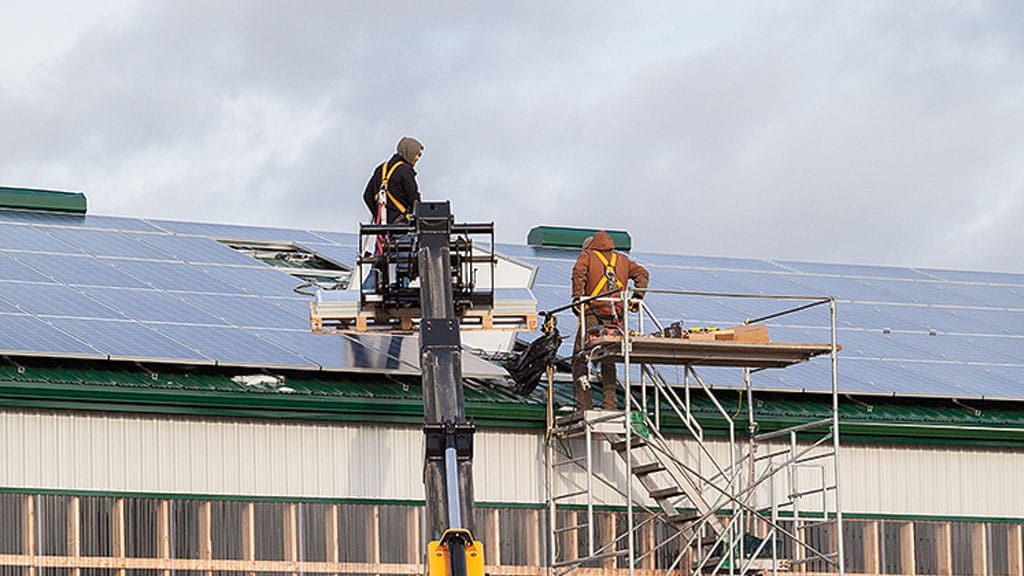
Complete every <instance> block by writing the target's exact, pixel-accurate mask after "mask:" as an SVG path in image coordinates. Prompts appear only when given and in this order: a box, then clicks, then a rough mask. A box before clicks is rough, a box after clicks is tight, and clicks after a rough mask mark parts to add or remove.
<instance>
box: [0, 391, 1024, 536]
mask: <svg viewBox="0 0 1024 576" xmlns="http://www.w3.org/2000/svg"><path fill="white" fill-rule="evenodd" d="M673 444H674V445H675V446H676V447H677V448H678V449H679V453H680V454H683V455H684V456H683V457H684V458H689V459H691V460H690V461H692V462H695V460H693V459H694V458H696V456H695V454H697V453H698V451H696V450H694V449H693V447H692V445H686V444H685V443H684V442H682V441H681V440H674V441H673ZM422 445H423V439H422V432H421V430H420V429H419V427H418V426H398V425H377V424H374V425H371V426H368V425H364V424H357V423H308V422H282V421H262V420H226V419H198V418H181V417H173V418H172V417H154V416H149V415H145V416H137V415H120V414H99V413H94V414H87V413H73V412H29V411H12V410H8V411H4V412H0V488H18V489H24V488H31V489H42V490H62V491H100V492H125V493H155V494H205V495H226V496H253V497H260V496H280V497H289V498H297V497H309V498H333V499H338V498H351V499H381V500H412V501H419V500H422V498H423V487H422V482H421V473H422V449H423V448H422ZM708 446H709V449H710V450H711V452H712V453H713V455H714V456H715V457H716V458H719V459H721V461H723V462H726V461H727V457H728V449H727V445H725V444H724V443H722V442H709V443H708ZM597 454H598V460H599V461H600V462H602V463H603V464H600V467H602V468H603V474H604V475H605V476H607V477H610V478H620V479H621V478H622V477H623V474H622V469H621V462H619V461H618V460H617V459H616V458H615V457H614V456H612V455H611V454H610V452H609V451H608V449H607V448H606V447H601V446H599V447H598V449H597ZM687 454H689V455H688V456H687ZM841 455H842V457H841V469H840V470H841V474H842V477H841V482H840V487H841V491H842V492H841V497H842V509H843V511H844V512H845V513H853V514H870V515H920V516H936V517H945V516H961V517H972V518H981V517H993V518H1017V519H1020V518H1024V498H1020V496H1019V494H1020V479H1021V478H1022V477H1024V450H1017V449H998V448H980V447H961V446H930V445H867V444H856V445H849V446H843V447H842V449H841ZM703 466H705V467H706V466H707V464H706V463H704V464H703ZM544 478H545V467H544V446H543V432H542V431H540V430H531V431H516V430H510V429H482V430H480V431H479V432H478V434H477V445H476V458H475V466H474V479H475V485H476V499H477V500H478V501H481V502H492V503H506V504H541V503H543V502H544V501H545V485H544ZM559 481H560V482H563V483H565V482H581V481H582V479H581V477H580V476H579V475H578V474H565V475H562V476H560V478H559ZM829 481H830V478H826V482H829ZM786 489H787V486H786V485H785V484H784V479H782V480H780V484H779V485H778V486H776V493H777V494H778V493H780V491H784V490H786ZM594 493H595V495H596V496H597V498H598V501H599V503H600V502H605V503H610V504H615V503H621V502H622V499H621V498H618V497H616V496H615V494H614V492H613V491H612V490H611V489H610V488H609V487H607V486H604V485H601V484H598V485H596V487H595V489H594Z"/></svg>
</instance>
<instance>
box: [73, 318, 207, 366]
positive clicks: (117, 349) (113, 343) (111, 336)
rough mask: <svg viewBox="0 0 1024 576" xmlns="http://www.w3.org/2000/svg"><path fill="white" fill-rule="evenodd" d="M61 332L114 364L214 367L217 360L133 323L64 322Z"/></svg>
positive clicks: (113, 321)
mask: <svg viewBox="0 0 1024 576" xmlns="http://www.w3.org/2000/svg"><path fill="white" fill-rule="evenodd" d="M57 325H58V326H60V328H61V330H64V331H66V332H68V333H70V334H71V335H73V336H75V337H77V338H79V339H81V340H84V341H85V342H88V343H89V344H91V345H92V347H93V348H96V349H97V350H99V351H100V352H102V353H103V354H106V355H108V356H110V358H111V359H113V360H160V361H187V362H189V363H209V364H212V363H213V359H211V358H208V357H207V358H204V357H203V355H202V354H200V353H199V352H197V351H196V350H193V349H191V348H189V347H186V346H184V345H182V344H181V343H179V342H175V341H174V340H172V339H170V338H168V337H166V336H164V335H162V334H159V333H158V332H156V331H155V330H153V329H151V328H148V327H146V326H144V325H143V324H140V323H138V322H133V321H130V320H83V319H76V318H64V319H61V320H60V321H59V322H58V323H57Z"/></svg>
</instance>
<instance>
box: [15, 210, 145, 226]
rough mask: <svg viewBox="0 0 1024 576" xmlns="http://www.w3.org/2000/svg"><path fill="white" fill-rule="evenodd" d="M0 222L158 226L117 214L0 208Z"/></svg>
mask: <svg viewBox="0 0 1024 576" xmlns="http://www.w3.org/2000/svg"><path fill="white" fill-rule="evenodd" d="M0 222H19V223H26V224H42V225H46V226H62V227H68V228H102V229H107V230H138V231H150V232H156V231H157V230H158V228H155V227H154V226H151V225H150V224H148V223H147V222H146V221H145V220H139V219H138V218H122V217H118V216H93V215H91V214H63V213H59V212H35V211H31V210H9V209H0Z"/></svg>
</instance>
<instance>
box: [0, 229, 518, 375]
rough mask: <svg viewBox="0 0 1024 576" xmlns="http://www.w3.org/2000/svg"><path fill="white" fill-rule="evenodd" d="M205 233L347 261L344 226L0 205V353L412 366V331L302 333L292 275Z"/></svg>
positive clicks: (301, 303) (306, 329)
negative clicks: (312, 228) (339, 229)
mask: <svg viewBox="0 0 1024 576" xmlns="http://www.w3.org/2000/svg"><path fill="white" fill-rule="evenodd" d="M215 238H217V239H248V240H259V241H274V242H284V243H290V244H295V245H298V246H301V247H303V248H305V249H308V250H310V251H313V252H317V253H323V254H324V255H326V256H328V257H329V258H331V259H339V258H341V257H342V255H343V254H348V260H352V259H353V258H354V256H355V252H356V248H355V246H356V239H357V235H356V234H338V233H325V234H323V235H321V234H319V233H316V232H309V231H303V230H285V229H277V228H265V227H254V226H231V225H218V224H200V223H190V222H170V221H161V220H140V219H132V218H110V217H103V216H92V215H85V216H81V215H70V214H57V213H41V212H31V211H21V210H0V322H2V324H3V330H0V353H2V354H9V355H30V356H58V357H70V358H93V359H113V360H128V361H147V362H173V363H184V364H199V365H204V364H205V365H215V364H216V365H228V366H246V367H253V368H264V367H269V368H288V369H301V370H320V369H327V370H350V371H351V370H355V371H360V370H362V371H372V372H397V373H403V372H404V373H410V374H412V373H418V371H419V368H418V345H417V343H416V340H415V338H411V337H402V336H379V335H375V336H369V335H367V336H358V337H356V336H347V335H346V336H337V335H336V336H324V335H315V334H312V333H311V331H310V324H309V300H310V298H309V297H308V296H303V295H301V294H297V293H295V292H294V290H293V289H294V288H295V287H296V286H298V285H299V284H301V280H299V279H297V278H295V277H292V276H291V275H289V274H287V273H285V272H282V271H280V270H277V269H275V268H273V267H271V266H268V265H266V264H264V263H262V262H260V261H258V260H256V259H253V258H251V257H249V256H247V255H245V254H243V253H241V252H238V251H236V250H233V249H232V248H230V247H228V246H226V245H225V244H223V243H221V242H219V241H217V240H216V239H215ZM463 373H464V374H466V375H468V376H495V375H498V374H501V371H500V370H499V369H497V368H496V367H494V366H493V365H491V364H490V363H487V362H485V361H483V360H480V359H478V358H475V357H473V356H468V355H467V356H465V360H464V366H463Z"/></svg>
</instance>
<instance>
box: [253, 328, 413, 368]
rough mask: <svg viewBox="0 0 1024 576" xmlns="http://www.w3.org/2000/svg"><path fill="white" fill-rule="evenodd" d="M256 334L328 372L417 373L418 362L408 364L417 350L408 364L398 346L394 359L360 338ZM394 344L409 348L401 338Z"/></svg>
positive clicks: (301, 332) (276, 332)
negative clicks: (340, 370) (342, 370)
mask: <svg viewBox="0 0 1024 576" xmlns="http://www.w3.org/2000/svg"><path fill="white" fill-rule="evenodd" d="M257 333H258V334H259V336H260V337H261V338H264V339H266V340H269V341H270V342H273V343H274V344H277V345H279V346H281V347H282V348H287V349H288V350H291V351H293V352H295V353H296V354H298V355H300V356H302V357H304V358H306V359H307V360H309V361H310V362H311V363H314V364H317V365H319V366H322V367H323V368H324V369H327V370H339V369H344V370H353V369H354V370H357V371H369V372H394V373H406V374H416V373H419V362H415V361H411V360H416V357H417V356H418V353H419V350H416V351H413V352H411V354H412V358H411V360H410V359H409V358H408V357H409V356H410V354H409V353H407V354H405V356H406V357H407V358H406V359H405V360H403V359H402V356H403V354H402V352H403V350H402V348H401V346H400V348H399V349H398V350H397V355H396V354H388V353H387V351H381V350H378V349H377V348H374V347H370V346H367V345H365V344H364V343H363V342H361V338H360V337H350V336H348V335H341V334H335V335H324V334H313V333H312V332H310V331H309V330H259V331H258V332H257ZM396 338H398V337H396ZM394 342H396V343H398V344H400V345H402V344H404V345H406V346H408V345H409V344H407V343H406V340H405V339H401V338H398V339H395V340H394ZM410 342H411V341H410ZM411 344H415V342H411ZM393 352H394V351H393Z"/></svg>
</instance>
